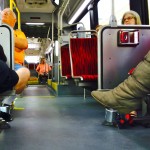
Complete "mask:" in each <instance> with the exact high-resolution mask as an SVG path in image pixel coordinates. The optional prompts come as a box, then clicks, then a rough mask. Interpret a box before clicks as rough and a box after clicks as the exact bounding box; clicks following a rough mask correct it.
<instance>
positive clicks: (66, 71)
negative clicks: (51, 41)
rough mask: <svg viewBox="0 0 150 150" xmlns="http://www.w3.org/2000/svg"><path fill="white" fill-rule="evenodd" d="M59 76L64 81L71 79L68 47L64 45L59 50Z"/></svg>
mask: <svg viewBox="0 0 150 150" xmlns="http://www.w3.org/2000/svg"><path fill="white" fill-rule="evenodd" d="M60 58H61V60H60V63H61V76H62V77H65V78H66V79H69V78H71V64H70V53H69V45H64V46H62V47H61V49H60Z"/></svg>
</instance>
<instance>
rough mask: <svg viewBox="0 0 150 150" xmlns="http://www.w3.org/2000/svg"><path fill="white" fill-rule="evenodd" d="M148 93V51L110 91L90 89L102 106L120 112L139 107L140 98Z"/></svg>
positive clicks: (149, 55) (149, 79) (149, 64)
mask: <svg viewBox="0 0 150 150" xmlns="http://www.w3.org/2000/svg"><path fill="white" fill-rule="evenodd" d="M149 93H150V51H149V52H148V53H147V55H146V56H145V58H144V59H143V61H141V62H140V63H139V64H138V65H137V66H136V68H135V69H134V71H133V73H132V75H130V76H129V77H128V78H127V79H126V80H124V82H122V83H120V84H119V85H118V86H117V87H115V88H114V89H112V90H110V91H101V90H97V91H92V93H91V94H92V96H93V97H94V98H95V99H96V100H97V101H98V102H99V103H100V104H102V105H103V106H105V107H107V108H113V109H116V110H118V112H120V113H124V114H127V113H130V112H132V111H133V110H138V109H141V106H142V100H143V98H144V97H145V96H147V94H149Z"/></svg>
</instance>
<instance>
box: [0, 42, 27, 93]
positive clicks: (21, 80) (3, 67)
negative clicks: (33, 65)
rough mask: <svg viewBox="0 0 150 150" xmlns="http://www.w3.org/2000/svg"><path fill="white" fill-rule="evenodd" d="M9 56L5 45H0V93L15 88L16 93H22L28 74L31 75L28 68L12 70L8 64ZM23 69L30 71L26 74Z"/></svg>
mask: <svg viewBox="0 0 150 150" xmlns="http://www.w3.org/2000/svg"><path fill="white" fill-rule="evenodd" d="M6 61H7V58H6V56H5V54H4V51H3V47H2V46H1V45H0V76H1V77H0V93H3V92H5V91H8V90H12V89H14V90H15V91H16V94H20V93H21V92H22V91H23V90H24V88H25V87H26V82H27V78H26V75H27V76H30V74H29V72H28V71H27V70H26V68H22V69H23V70H20V69H19V70H17V71H14V70H11V69H10V68H9V67H8V66H7V64H6ZM22 71H24V72H26V73H28V74H24V73H23V72H22Z"/></svg>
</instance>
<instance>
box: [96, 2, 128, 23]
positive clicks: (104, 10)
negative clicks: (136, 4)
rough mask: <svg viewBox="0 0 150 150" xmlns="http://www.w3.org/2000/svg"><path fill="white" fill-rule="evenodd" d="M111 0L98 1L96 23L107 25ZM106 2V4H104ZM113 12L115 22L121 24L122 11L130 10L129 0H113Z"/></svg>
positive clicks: (110, 12) (110, 11)
mask: <svg viewBox="0 0 150 150" xmlns="http://www.w3.org/2000/svg"><path fill="white" fill-rule="evenodd" d="M111 2H112V0H100V1H99V2H98V23H99V24H100V25H108V24H109V18H110V16H111V14H112V3H111ZM106 4H107V5H106ZM114 7H115V8H114V9H115V11H114V13H115V16H116V19H117V24H118V25H120V24H121V18H122V15H123V14H124V12H126V11H128V10H130V7H129V0H123V1H122V0H115V1H114Z"/></svg>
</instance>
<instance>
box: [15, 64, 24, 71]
mask: <svg viewBox="0 0 150 150" xmlns="http://www.w3.org/2000/svg"><path fill="white" fill-rule="evenodd" d="M14 68H15V70H18V69H20V68H24V66H22V65H20V64H15V66H14Z"/></svg>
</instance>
